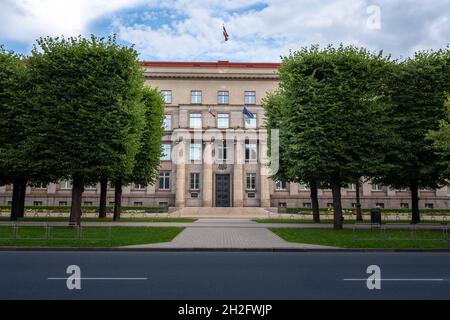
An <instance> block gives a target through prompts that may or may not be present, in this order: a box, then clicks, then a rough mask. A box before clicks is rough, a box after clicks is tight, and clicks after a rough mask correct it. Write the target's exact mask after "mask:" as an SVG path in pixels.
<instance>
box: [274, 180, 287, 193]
mask: <svg viewBox="0 0 450 320" xmlns="http://www.w3.org/2000/svg"><path fill="white" fill-rule="evenodd" d="M286 189H287V183H286V182H284V181H277V182H275V190H277V191H284V190H286Z"/></svg>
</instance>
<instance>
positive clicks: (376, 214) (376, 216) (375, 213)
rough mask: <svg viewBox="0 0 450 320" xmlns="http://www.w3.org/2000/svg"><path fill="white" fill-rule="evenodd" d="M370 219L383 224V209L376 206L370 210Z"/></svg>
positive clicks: (373, 222) (372, 221) (374, 222)
mask: <svg viewBox="0 0 450 320" xmlns="http://www.w3.org/2000/svg"><path fill="white" fill-rule="evenodd" d="M370 221H371V223H372V224H381V209H380V208H374V209H372V210H370Z"/></svg>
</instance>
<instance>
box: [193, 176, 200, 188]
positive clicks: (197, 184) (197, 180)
mask: <svg viewBox="0 0 450 320" xmlns="http://www.w3.org/2000/svg"><path fill="white" fill-rule="evenodd" d="M191 190H200V173H197V172H193V173H191Z"/></svg>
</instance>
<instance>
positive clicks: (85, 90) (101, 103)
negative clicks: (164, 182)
mask: <svg viewBox="0 0 450 320" xmlns="http://www.w3.org/2000/svg"><path fill="white" fill-rule="evenodd" d="M38 45H39V49H38V48H34V50H33V52H32V56H31V58H30V61H29V64H30V69H31V73H32V79H33V84H34V90H35V93H36V95H37V97H38V100H39V103H38V104H37V105H36V108H35V110H34V115H35V118H36V122H37V123H39V125H38V126H35V127H34V128H33V130H32V132H31V134H30V139H31V140H32V143H31V144H30V145H32V147H33V148H32V150H31V151H30V152H29V154H30V156H31V157H32V160H33V162H34V163H35V164H36V165H37V166H39V167H46V168H47V169H48V170H49V171H51V172H53V173H54V174H55V175H57V176H59V177H62V178H70V179H71V180H72V181H73V188H72V207H71V214H70V223H71V224H80V222H81V214H82V213H81V200H82V194H83V192H84V186H85V185H87V184H91V183H95V182H97V181H99V180H100V179H101V178H102V177H112V178H115V177H117V176H119V175H122V174H123V173H126V174H131V172H132V170H133V167H134V162H135V156H136V153H137V152H138V149H139V141H140V128H141V125H142V121H143V119H142V116H143V113H142V108H141V103H140V101H141V88H142V86H143V74H142V70H141V66H140V64H139V62H138V54H137V52H136V51H135V50H134V49H133V48H129V47H125V46H121V45H119V44H117V43H116V39H115V37H109V38H108V39H104V38H97V37H95V36H92V37H91V38H89V39H86V38H82V37H78V38H69V39H65V38H41V39H40V40H39V41H38Z"/></svg>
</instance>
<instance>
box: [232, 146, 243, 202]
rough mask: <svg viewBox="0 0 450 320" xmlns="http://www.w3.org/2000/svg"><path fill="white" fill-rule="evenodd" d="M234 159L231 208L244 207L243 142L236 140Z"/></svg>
mask: <svg viewBox="0 0 450 320" xmlns="http://www.w3.org/2000/svg"><path fill="white" fill-rule="evenodd" d="M234 154H235V159H234V169H233V207H236V208H242V207H243V206H244V163H245V146H244V141H242V140H238V141H237V142H236V145H235V152H234Z"/></svg>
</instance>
